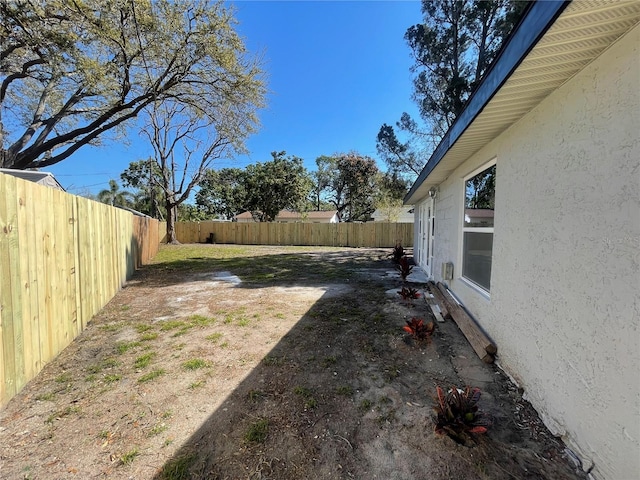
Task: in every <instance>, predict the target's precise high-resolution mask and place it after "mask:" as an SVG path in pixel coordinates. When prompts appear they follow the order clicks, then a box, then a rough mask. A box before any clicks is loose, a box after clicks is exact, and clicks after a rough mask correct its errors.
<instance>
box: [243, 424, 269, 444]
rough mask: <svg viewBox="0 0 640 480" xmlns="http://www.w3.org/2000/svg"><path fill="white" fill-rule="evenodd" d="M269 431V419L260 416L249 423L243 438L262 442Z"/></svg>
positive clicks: (248, 440)
mask: <svg viewBox="0 0 640 480" xmlns="http://www.w3.org/2000/svg"><path fill="white" fill-rule="evenodd" d="M268 433H269V420H267V419H266V418H261V419H259V420H257V421H256V422H253V423H252V424H251V425H249V429H248V430H247V433H245V435H244V439H245V440H246V441H247V442H254V443H262V442H264V441H265V440H266V439H267V434H268Z"/></svg>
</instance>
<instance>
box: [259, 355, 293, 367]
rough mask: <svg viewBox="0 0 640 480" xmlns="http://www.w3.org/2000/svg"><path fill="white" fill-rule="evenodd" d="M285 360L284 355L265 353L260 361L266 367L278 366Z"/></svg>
mask: <svg viewBox="0 0 640 480" xmlns="http://www.w3.org/2000/svg"><path fill="white" fill-rule="evenodd" d="M286 361H287V357H285V356H284V355H267V356H266V357H264V358H263V359H262V363H263V364H264V365H266V366H267V367H279V366H281V365H284V364H285V363H286Z"/></svg>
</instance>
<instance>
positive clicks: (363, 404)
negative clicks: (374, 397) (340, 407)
mask: <svg viewBox="0 0 640 480" xmlns="http://www.w3.org/2000/svg"><path fill="white" fill-rule="evenodd" d="M372 405H373V404H372V403H371V400H369V399H368V398H365V399H364V400H362V401H361V402H360V404H359V405H358V408H359V409H360V410H362V411H367V410H369V409H370V408H371V406H372Z"/></svg>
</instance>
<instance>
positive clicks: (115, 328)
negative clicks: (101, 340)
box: [98, 323, 124, 333]
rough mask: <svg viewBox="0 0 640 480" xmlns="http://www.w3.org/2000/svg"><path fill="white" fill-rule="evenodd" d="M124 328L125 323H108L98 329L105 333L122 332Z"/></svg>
mask: <svg viewBox="0 0 640 480" xmlns="http://www.w3.org/2000/svg"><path fill="white" fill-rule="evenodd" d="M123 326H124V324H123V323H107V324H104V325H100V326H99V327H98V328H99V329H100V330H102V331H103V332H111V333H114V332H119V331H120V330H122V327H123Z"/></svg>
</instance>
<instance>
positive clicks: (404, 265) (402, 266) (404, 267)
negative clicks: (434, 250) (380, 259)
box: [396, 255, 413, 281]
mask: <svg viewBox="0 0 640 480" xmlns="http://www.w3.org/2000/svg"><path fill="white" fill-rule="evenodd" d="M396 270H398V272H400V276H401V277H402V281H405V280H406V279H407V277H408V276H409V274H410V273H411V271H412V270H413V266H412V265H410V264H409V259H408V258H407V256H406V255H405V256H404V257H402V258H400V260H398V264H397V265H396Z"/></svg>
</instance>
